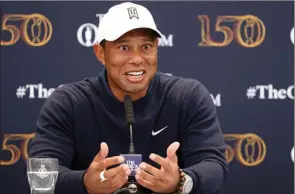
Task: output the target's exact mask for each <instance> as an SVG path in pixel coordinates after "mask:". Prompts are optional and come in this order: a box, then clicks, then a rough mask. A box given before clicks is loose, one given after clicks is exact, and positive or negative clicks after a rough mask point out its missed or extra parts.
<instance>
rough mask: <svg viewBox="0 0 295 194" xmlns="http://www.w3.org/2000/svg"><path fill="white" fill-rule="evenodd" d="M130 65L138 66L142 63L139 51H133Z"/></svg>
mask: <svg viewBox="0 0 295 194" xmlns="http://www.w3.org/2000/svg"><path fill="white" fill-rule="evenodd" d="M129 62H130V63H131V64H135V65H140V64H142V63H143V57H142V54H141V53H140V51H134V52H133V53H132V56H131V58H130V61H129Z"/></svg>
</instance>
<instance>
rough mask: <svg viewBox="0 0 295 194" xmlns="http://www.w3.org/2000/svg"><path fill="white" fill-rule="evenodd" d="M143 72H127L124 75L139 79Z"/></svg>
mask: <svg viewBox="0 0 295 194" xmlns="http://www.w3.org/2000/svg"><path fill="white" fill-rule="evenodd" d="M143 73H144V72H143V71H130V72H127V73H126V75H128V76H131V77H135V78H136V77H141V76H142V75H143Z"/></svg>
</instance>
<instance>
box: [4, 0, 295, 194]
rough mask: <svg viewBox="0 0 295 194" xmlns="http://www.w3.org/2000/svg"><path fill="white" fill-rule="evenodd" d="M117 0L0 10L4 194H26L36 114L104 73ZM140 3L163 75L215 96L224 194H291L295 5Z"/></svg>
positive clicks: (19, 4)
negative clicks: (101, 41)
mask: <svg viewBox="0 0 295 194" xmlns="http://www.w3.org/2000/svg"><path fill="white" fill-rule="evenodd" d="M120 2H121V1H120ZM116 3H118V2H1V3H0V7H1V17H2V20H1V36H0V38H1V129H2V130H3V131H4V133H5V138H4V142H3V149H2V152H1V154H0V168H1V169H0V173H1V174H0V193H1V194H22V193H28V190H27V187H28V185H27V178H26V175H25V174H24V166H25V161H26V159H27V147H28V144H29V143H30V140H31V138H32V137H33V136H34V132H35V130H36V126H35V124H36V119H37V117H38V114H39V111H40V108H41V106H42V104H43V103H44V101H45V100H46V98H47V97H48V96H49V95H50V94H51V93H52V92H53V91H54V89H55V88H57V87H59V86H60V85H62V84H66V83H69V82H74V81H79V80H81V79H83V78H84V77H88V76H96V75H97V73H98V72H99V71H100V69H101V67H102V65H101V64H100V63H99V62H98V61H97V59H96V57H95V55H94V52H93V48H92V45H93V42H94V41H95V31H96V29H97V25H98V23H99V19H100V18H101V17H102V15H103V14H104V13H106V11H107V10H108V8H109V7H110V6H112V5H114V4H116ZM139 3H141V4H142V5H145V6H146V7H147V8H148V9H150V11H151V12H152V14H153V15H154V18H155V20H156V23H157V25H158V28H159V29H160V31H162V33H163V34H164V36H163V37H162V39H161V42H160V44H159V47H160V48H159V71H162V72H165V73H168V74H172V75H176V76H183V77H188V78H195V79H197V80H199V81H201V82H203V83H204V84H205V85H206V86H207V88H208V89H209V91H210V93H211V95H212V100H213V101H214V103H215V105H216V108H217V112H218V115H219V118H220V122H221V125H222V129H223V132H224V134H225V139H226V142H227V144H228V149H227V160H228V163H229V167H230V174H229V179H228V182H227V184H226V185H225V187H224V188H223V191H222V192H221V193H224V194H225V193H226V194H248V193H251V194H261V193H274V194H275V193H284V194H291V193H293V185H294V178H293V176H294V173H293V172H294V167H293V164H294V163H293V161H292V157H291V150H292V148H293V146H294V143H293V137H294V131H293V120H294V114H293V99H294V85H293V77H294V68H293V67H294V38H292V36H293V37H294V31H293V33H292V32H291V31H292V29H293V30H294V1H293V2H292V1H289V2H251V1H249V2H139ZM86 32H90V33H88V34H89V35H88V36H87V35H86ZM292 34H293V35H292ZM293 156H294V153H293Z"/></svg>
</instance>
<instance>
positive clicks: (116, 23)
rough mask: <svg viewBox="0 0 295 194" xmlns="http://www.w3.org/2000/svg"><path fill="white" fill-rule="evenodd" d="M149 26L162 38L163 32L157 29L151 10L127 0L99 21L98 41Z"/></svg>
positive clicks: (110, 10)
mask: <svg viewBox="0 0 295 194" xmlns="http://www.w3.org/2000/svg"><path fill="white" fill-rule="evenodd" d="M137 28H148V29H151V30H153V31H154V32H155V33H156V35H157V36H158V37H159V38H161V36H162V34H161V32H160V31H159V30H158V29H157V26H156V24H155V21H154V18H153V16H152V14H151V13H150V11H149V10H148V9H147V8H145V7H143V6H141V5H138V4H135V3H131V2H125V3H121V4H118V5H115V6H113V7H111V8H110V9H109V10H108V12H107V13H106V14H105V15H104V16H103V17H102V19H101V21H100V22H99V26H98V31H97V41H98V43H100V42H101V41H102V40H107V41H114V40H116V39H118V38H119V37H121V36H122V35H123V34H125V33H126V32H128V31H130V30H133V29H137Z"/></svg>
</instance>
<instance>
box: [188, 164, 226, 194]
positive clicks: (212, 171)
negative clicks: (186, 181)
mask: <svg viewBox="0 0 295 194" xmlns="http://www.w3.org/2000/svg"><path fill="white" fill-rule="evenodd" d="M183 171H184V172H185V173H186V174H188V175H189V176H190V177H191V178H192V179H193V184H194V186H193V189H192V191H191V194H213V193H216V192H217V191H218V190H219V189H220V187H221V185H222V184H223V182H224V179H225V178H224V176H225V174H226V171H227V168H226V167H223V165H222V164H221V163H218V162H216V161H203V162H200V163H198V164H196V165H194V166H191V167H188V168H184V169H183Z"/></svg>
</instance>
